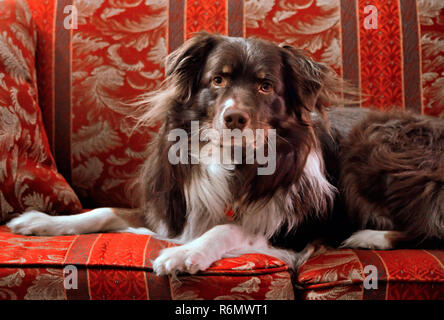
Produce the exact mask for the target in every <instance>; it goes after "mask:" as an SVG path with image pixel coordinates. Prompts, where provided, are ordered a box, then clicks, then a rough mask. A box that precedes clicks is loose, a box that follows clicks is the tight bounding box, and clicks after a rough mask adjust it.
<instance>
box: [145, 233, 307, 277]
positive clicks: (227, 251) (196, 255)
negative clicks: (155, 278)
mask: <svg viewBox="0 0 444 320" xmlns="http://www.w3.org/2000/svg"><path fill="white" fill-rule="evenodd" d="M313 252H314V247H313V246H310V245H309V246H307V247H306V248H305V249H304V250H303V251H302V252H300V253H296V252H293V251H291V250H285V249H278V248H273V247H271V246H270V245H269V243H268V241H267V240H266V239H265V237H262V236H257V235H256V236H254V235H250V234H247V233H246V232H245V231H244V230H243V229H242V228H241V227H240V226H237V225H234V224H224V225H218V226H215V227H213V228H212V229H210V230H209V231H207V232H205V233H204V234H203V235H202V236H200V237H199V238H197V239H195V240H193V241H191V242H188V243H186V244H184V245H181V246H178V247H171V248H167V249H164V250H163V251H162V252H161V254H160V255H159V257H158V258H157V259H156V260H155V261H154V263H153V269H154V271H155V272H156V273H157V274H158V275H165V274H175V273H176V272H187V273H190V274H194V273H196V272H198V271H204V270H206V269H208V268H209V267H210V265H211V264H212V263H213V262H215V261H217V260H219V259H221V258H225V257H236V256H239V255H242V254H245V253H263V254H267V255H271V256H273V257H276V258H279V259H281V260H283V261H284V262H286V263H287V264H288V265H289V266H290V267H291V268H296V267H297V266H299V265H300V264H301V263H303V262H305V261H306V260H307V259H308V258H309V257H310V255H311V254H312V253H313Z"/></svg>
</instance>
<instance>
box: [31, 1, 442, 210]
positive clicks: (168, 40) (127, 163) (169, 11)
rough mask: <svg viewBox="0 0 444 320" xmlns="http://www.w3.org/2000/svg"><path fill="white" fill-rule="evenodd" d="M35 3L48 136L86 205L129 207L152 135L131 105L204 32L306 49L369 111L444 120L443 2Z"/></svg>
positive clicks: (61, 166)
mask: <svg viewBox="0 0 444 320" xmlns="http://www.w3.org/2000/svg"><path fill="white" fill-rule="evenodd" d="M27 1H28V4H29V6H30V8H31V11H32V14H33V17H34V20H35V23H36V25H37V27H38V49H37V74H38V79H39V103H40V105H41V107H42V109H43V116H44V119H45V126H46V129H47V133H48V137H49V140H50V142H51V146H52V148H53V152H54V154H55V157H56V160H57V164H58V168H59V171H60V172H62V173H63V174H64V175H65V177H66V178H67V179H68V181H70V182H71V183H72V185H73V186H74V188H75V190H76V191H77V192H78V194H79V195H80V196H81V198H82V199H83V201H84V205H85V206H87V207H90V206H99V205H115V206H127V205H129V192H128V190H127V189H128V186H129V181H130V180H131V179H132V178H133V177H134V176H135V175H136V172H137V171H136V169H137V167H138V165H140V164H141V163H142V160H143V158H144V157H145V155H146V143H147V142H148V140H149V138H150V132H149V130H145V132H142V131H141V130H139V131H135V132H132V125H133V122H132V120H131V119H129V118H127V115H128V114H130V113H131V109H130V107H129V106H128V105H126V102H128V101H129V100H131V99H134V98H135V97H136V96H137V95H139V94H142V93H145V92H147V91H151V90H153V89H155V88H157V87H158V86H159V84H160V83H161V81H162V79H163V72H164V71H163V59H164V57H165V56H166V54H167V53H168V52H171V51H172V50H174V49H175V48H177V47H178V46H179V45H180V44H181V43H183V42H184V40H186V39H187V38H189V37H190V36H191V35H192V33H193V32H195V31H199V30H207V31H213V32H219V33H222V34H228V35H232V36H243V37H249V36H258V37H262V38H266V39H269V40H272V41H275V42H277V43H281V42H286V43H288V44H290V45H293V46H295V47H298V48H304V49H306V50H307V51H309V52H310V53H311V54H312V55H313V56H314V57H315V58H317V59H318V60H320V61H323V62H326V63H328V64H330V65H331V66H332V67H333V68H334V69H335V70H336V71H337V72H338V73H339V74H341V75H343V77H344V78H346V79H348V80H350V81H351V82H352V83H354V84H355V85H357V86H358V87H359V88H360V89H361V91H362V92H363V93H365V94H367V100H365V101H364V102H362V103H361V105H360V106H361V107H369V106H374V107H376V108H379V109H389V108H404V109H409V110H413V111H415V112H418V113H424V114H429V115H434V116H440V117H444V93H443V90H444V89H443V88H444V58H443V57H444V52H443V51H444V25H443V24H444V2H442V1H433V0H418V1H415V0H402V1H396V0H389V1H387V0H359V1H349V0H331V1H315V0H304V1H270V0H245V1H242V0H216V1H208V0H188V1H185V0H145V1H142V0H109V1H106V0H105V1H104V0H95V1H89V0H77V1H72V0H58V1H55V0H27ZM72 5H73V7H71V6H72ZM374 9H377V13H376V11H374ZM76 12H77V19H74V20H73V21H74V24H72V26H73V27H74V28H71V21H72V20H71V18H75V13H76ZM76 23H77V25H76ZM375 27H376V28H375ZM373 28H375V29H373Z"/></svg>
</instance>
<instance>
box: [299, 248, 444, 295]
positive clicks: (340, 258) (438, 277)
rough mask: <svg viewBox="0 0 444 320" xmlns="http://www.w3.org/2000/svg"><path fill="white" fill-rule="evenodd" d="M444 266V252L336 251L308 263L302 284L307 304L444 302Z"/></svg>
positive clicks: (301, 279) (314, 258) (301, 273)
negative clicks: (339, 300) (335, 300)
mask: <svg viewBox="0 0 444 320" xmlns="http://www.w3.org/2000/svg"><path fill="white" fill-rule="evenodd" d="M443 263H444V250H387V251H375V250H351V249H346V250H332V251H327V252H326V253H324V254H322V255H319V256H316V257H313V258H311V259H310V260H309V261H307V263H306V264H304V265H303V266H302V267H301V268H300V270H299V275H298V284H299V285H300V286H301V287H302V288H303V291H302V297H303V298H304V299H307V300H334V299H358V300H361V299H362V300H375V299H380V300H384V299H385V300H392V299H396V300H398V299H400V300H411V299H414V300H416V299H427V300H429V299H444V268H443ZM366 266H374V267H375V269H374V270H375V271H376V272H375V273H374V274H375V275H376V274H377V288H375V287H373V288H371V284H372V283H373V282H372V280H371V276H372V275H373V270H372V271H371V270H370V269H371V268H372V267H367V268H368V269H366ZM364 271H365V272H364ZM366 278H367V281H366ZM364 283H367V284H368V285H364Z"/></svg>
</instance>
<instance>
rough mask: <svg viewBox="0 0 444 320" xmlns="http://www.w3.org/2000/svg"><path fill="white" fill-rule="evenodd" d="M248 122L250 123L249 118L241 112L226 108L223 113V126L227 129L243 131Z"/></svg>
mask: <svg viewBox="0 0 444 320" xmlns="http://www.w3.org/2000/svg"><path fill="white" fill-rule="evenodd" d="M248 122H250V117H249V116H248V114H247V113H246V112H243V111H241V110H238V109H235V108H228V109H227V110H226V111H225V113H224V124H225V126H226V127H227V128H228V129H240V130H243V129H244V128H245V127H246V126H247V124H248Z"/></svg>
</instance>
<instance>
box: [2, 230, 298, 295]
mask: <svg viewBox="0 0 444 320" xmlns="http://www.w3.org/2000/svg"><path fill="white" fill-rule="evenodd" d="M170 245H171V244H169V243H167V242H164V241H160V240H157V239H154V238H151V237H149V236H145V235H134V234H125V233H122V234H115V233H105V234H90V235H80V236H58V237H29V236H28V237H26V236H19V235H14V234H11V233H10V232H9V230H8V229H7V228H6V227H0V248H1V250H0V299H82V300H85V299H86V300H88V299H92V300H97V299H260V300H263V299H294V292H293V286H292V283H291V279H290V278H291V277H290V274H289V272H288V268H287V266H286V265H285V264H284V263H282V262H281V261H279V260H277V259H274V258H271V257H268V256H264V255H258V254H248V255H244V256H243V257H242V258H236V259H223V260H221V261H219V262H217V263H215V264H214V265H213V266H212V267H211V268H210V269H209V270H207V271H206V272H204V273H200V274H198V275H194V276H179V277H172V278H168V277H157V276H155V275H154V274H153V273H152V261H153V259H154V258H155V257H157V255H158V253H159V251H160V250H161V249H162V248H165V247H168V246H170ZM67 265H74V266H76V268H77V279H78V281H77V289H75V288H72V289H66V287H68V286H65V285H64V279H68V277H69V276H70V275H71V272H70V271H66V272H65V273H64V272H63V270H64V269H63V267H65V266H67ZM68 288H69V287H68Z"/></svg>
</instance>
